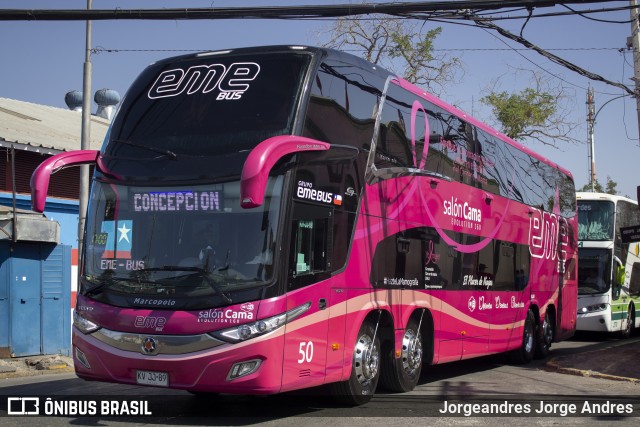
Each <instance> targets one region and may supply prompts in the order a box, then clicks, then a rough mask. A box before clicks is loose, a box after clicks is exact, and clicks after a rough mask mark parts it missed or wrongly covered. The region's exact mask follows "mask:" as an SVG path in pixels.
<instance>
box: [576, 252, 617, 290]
mask: <svg viewBox="0 0 640 427" xmlns="http://www.w3.org/2000/svg"><path fill="white" fill-rule="evenodd" d="M611 256H612V253H611V249H604V248H579V249H578V257H579V259H580V262H579V264H578V294H580V295H589V294H598V293H604V292H606V291H608V290H609V286H610V285H611V262H612V259H611Z"/></svg>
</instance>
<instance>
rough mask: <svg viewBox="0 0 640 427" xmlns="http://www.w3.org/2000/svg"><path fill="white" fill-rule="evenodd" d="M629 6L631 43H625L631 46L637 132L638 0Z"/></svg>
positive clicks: (639, 80) (639, 99)
mask: <svg viewBox="0 0 640 427" xmlns="http://www.w3.org/2000/svg"><path fill="white" fill-rule="evenodd" d="M629 5H630V6H631V43H629V42H627V45H628V46H629V47H631V48H633V81H634V83H635V85H636V90H635V93H636V108H637V112H638V132H639V133H640V97H638V94H640V33H639V31H638V9H637V6H638V2H637V1H636V0H630V1H629Z"/></svg>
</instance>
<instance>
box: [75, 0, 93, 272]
mask: <svg viewBox="0 0 640 427" xmlns="http://www.w3.org/2000/svg"><path fill="white" fill-rule="evenodd" d="M92 1H93V0H87V10H91V7H92ZM86 30H87V31H86V46H85V52H84V58H85V59H84V68H83V76H82V133H81V136H80V148H81V149H82V150H89V149H90V148H91V139H90V138H91V131H90V130H91V21H90V20H87V29H86ZM88 200H89V165H82V166H80V200H79V204H78V258H80V257H82V253H83V246H84V224H85V221H86V217H87V205H88ZM78 261H80V260H79V259H78ZM78 264H79V263H78ZM79 275H80V268H78V284H80V277H79Z"/></svg>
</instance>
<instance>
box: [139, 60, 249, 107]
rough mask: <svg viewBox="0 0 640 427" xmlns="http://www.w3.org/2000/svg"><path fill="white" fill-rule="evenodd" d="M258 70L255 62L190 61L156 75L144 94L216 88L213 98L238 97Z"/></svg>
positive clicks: (155, 96)
mask: <svg viewBox="0 0 640 427" xmlns="http://www.w3.org/2000/svg"><path fill="white" fill-rule="evenodd" d="M258 74H260V65H258V64H256V63H255V62H237V63H233V64H230V65H229V66H228V67H227V66H225V65H223V64H209V65H194V66H193V67H189V68H188V69H186V70H185V69H182V68H175V69H173V70H167V71H164V72H162V73H160V75H159V76H158V78H157V79H156V81H155V83H154V84H153V86H151V89H149V93H148V96H149V98H150V99H159V98H169V97H172V96H178V95H180V94H182V93H185V92H186V94H187V95H192V94H194V93H203V94H207V93H210V92H213V91H214V90H216V89H217V90H218V92H217V93H218V95H217V96H216V99H219V100H221V99H240V97H241V96H242V94H243V93H244V92H246V91H247V90H248V89H249V83H250V82H251V81H253V80H254V79H255V78H256V77H257V76H258Z"/></svg>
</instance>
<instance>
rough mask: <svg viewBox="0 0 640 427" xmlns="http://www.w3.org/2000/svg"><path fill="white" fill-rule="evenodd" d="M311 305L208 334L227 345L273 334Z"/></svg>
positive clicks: (304, 305) (307, 304)
mask: <svg viewBox="0 0 640 427" xmlns="http://www.w3.org/2000/svg"><path fill="white" fill-rule="evenodd" d="M310 307H311V303H310V302H308V303H306V304H303V305H301V306H298V307H296V308H294V309H291V310H289V311H287V312H285V313H282V314H278V315H277V316H273V317H269V318H267V319H261V320H258V321H256V322H253V323H246V324H244V325H240V326H234V327H232V328H227V329H222V330H220V331H215V332H210V333H209V335H211V336H213V337H215V338H217V339H219V340H222V341H226V342H229V343H238V342H241V341H245V340H248V339H251V338H255V337H259V336H260V335H264V334H268V333H269V332H273V331H275V330H276V329H278V328H280V327H281V326H284V325H286V324H287V323H289V322H290V321H292V320H293V319H295V318H296V317H298V316H300V315H301V314H302V313H304V312H305V311H307V310H309V308H310Z"/></svg>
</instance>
